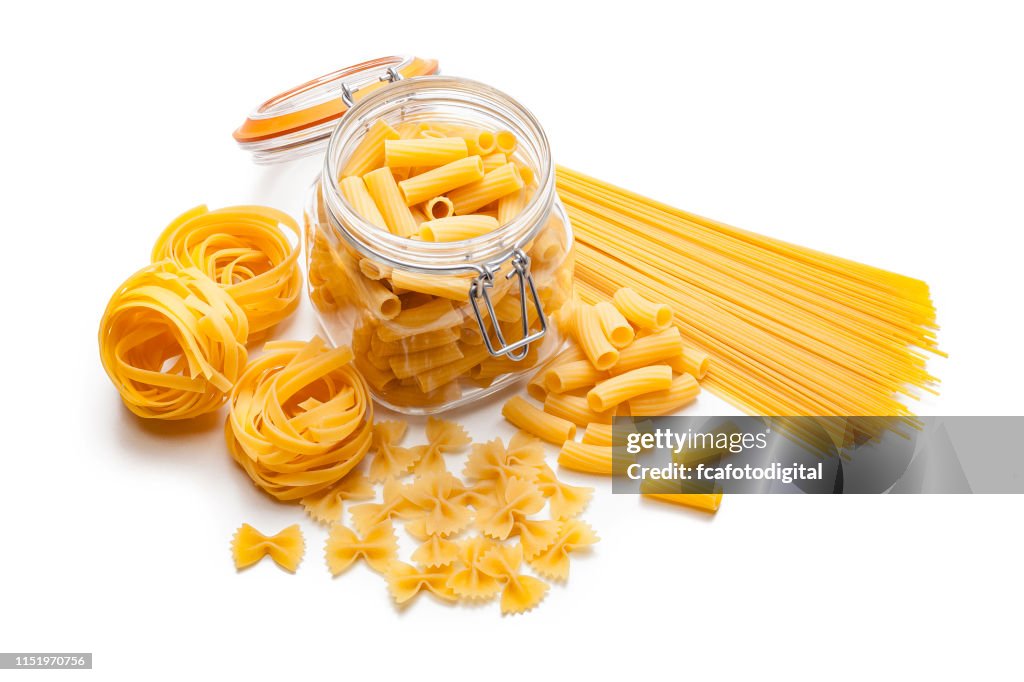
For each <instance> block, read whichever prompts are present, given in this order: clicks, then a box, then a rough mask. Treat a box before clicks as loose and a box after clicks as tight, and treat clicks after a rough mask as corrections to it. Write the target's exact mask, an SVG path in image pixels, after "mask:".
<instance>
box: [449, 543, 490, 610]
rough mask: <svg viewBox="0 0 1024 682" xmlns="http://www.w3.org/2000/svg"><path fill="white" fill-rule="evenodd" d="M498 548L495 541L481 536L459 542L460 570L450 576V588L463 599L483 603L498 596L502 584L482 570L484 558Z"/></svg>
mask: <svg viewBox="0 0 1024 682" xmlns="http://www.w3.org/2000/svg"><path fill="white" fill-rule="evenodd" d="M497 546H498V544H497V543H495V542H494V541H492V540H489V539H487V538H484V537H480V536H476V537H470V538H466V539H465V540H463V541H461V542H459V543H458V546H457V548H456V555H457V558H458V562H459V568H457V569H456V570H455V571H454V572H453V573H452V574H451V575H450V576H449V578H448V587H449V588H451V590H452V591H453V592H454V593H455V594H456V595H458V596H459V597H460V598H463V599H471V600H474V601H483V600H486V599H493V598H494V597H495V596H497V594H498V593H499V592H501V587H502V584H501V582H500V581H499V580H498V579H497V578H495V577H494V576H491V575H488V574H487V573H485V572H484V571H483V570H482V569H481V567H482V560H483V557H484V556H485V555H486V554H487V553H488V552H490V551H491V550H492V549H494V548H495V547H497Z"/></svg>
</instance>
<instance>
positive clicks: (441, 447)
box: [416, 417, 470, 476]
mask: <svg viewBox="0 0 1024 682" xmlns="http://www.w3.org/2000/svg"><path fill="white" fill-rule="evenodd" d="M426 432H427V445H426V446H425V447H424V448H423V451H422V455H421V456H420V459H419V460H418V461H417V462H416V473H417V474H419V475H420V476H423V475H428V474H429V475H434V474H442V473H444V472H445V471H446V470H447V468H446V467H445V463H444V455H445V454H448V453H452V452H459V451H461V450H463V449H465V448H466V446H468V445H469V442H470V438H469V434H468V433H466V429H464V428H463V427H461V426H459V425H458V424H456V423H455V422H452V421H447V420H444V419H436V418H434V417H427V428H426Z"/></svg>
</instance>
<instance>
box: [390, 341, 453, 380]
mask: <svg viewBox="0 0 1024 682" xmlns="http://www.w3.org/2000/svg"><path fill="white" fill-rule="evenodd" d="M462 357H463V354H462V351H461V350H459V347H458V345H456V344H454V343H452V344H448V345H447V346H441V347H439V348H428V349H426V350H421V351H419V352H416V353H407V354H403V355H392V356H391V357H390V358H388V364H390V365H391V371H392V372H394V374H395V376H396V377H398V378H399V379H405V378H408V377H413V376H415V375H417V374H420V373H421V372H426V371H429V370H430V369H433V368H434V367H438V366H440V365H446V364H448V363H449V362H455V361H456V360H461V359H462Z"/></svg>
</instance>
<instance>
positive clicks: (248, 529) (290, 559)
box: [231, 523, 306, 573]
mask: <svg viewBox="0 0 1024 682" xmlns="http://www.w3.org/2000/svg"><path fill="white" fill-rule="evenodd" d="M305 552H306V541H305V540H304V539H303V538H302V530H301V529H300V528H299V526H298V524H295V525H291V526H288V527H287V528H285V529H284V530H282V531H281V532H280V533H278V534H277V535H271V536H269V537H268V536H266V535H264V534H263V533H261V532H259V531H258V530H256V529H255V528H253V527H252V526H250V525H249V524H248V523H243V524H242V525H241V526H240V527H239V528H238V530H237V531H235V534H234V536H233V537H232V538H231V554H232V556H233V557H234V559H235V568H237V569H239V570H241V569H243V568H247V567H249V566H252V565H253V564H255V563H256V562H258V561H259V560H260V559H262V558H263V557H265V556H268V555H269V556H270V558H271V559H273V560H274V563H276V564H277V565H278V566H280V567H281V568H283V569H285V570H286V571H291V572H292V573H294V572H295V569H297V568H298V567H299V563H300V562H301V561H302V555H303V554H305Z"/></svg>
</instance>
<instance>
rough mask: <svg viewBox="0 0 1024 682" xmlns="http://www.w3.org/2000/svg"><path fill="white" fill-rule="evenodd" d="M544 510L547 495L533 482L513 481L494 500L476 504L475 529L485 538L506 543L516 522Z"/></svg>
mask: <svg viewBox="0 0 1024 682" xmlns="http://www.w3.org/2000/svg"><path fill="white" fill-rule="evenodd" d="M543 508H544V496H543V495H542V494H541V492H540V490H539V489H538V488H537V486H536V485H535V484H534V483H532V482H531V481H528V480H524V479H521V478H513V479H511V480H509V481H508V483H506V484H505V485H504V486H502V487H501V488H500V489H499V490H498V495H497V496H496V498H495V499H493V500H487V501H486V502H482V503H480V504H478V505H477V510H476V520H475V521H476V526H477V528H478V529H479V530H480V532H482V533H483V534H484V535H486V536H488V537H491V538H494V539H495V540H504V539H506V538H507V537H508V536H509V535H510V534H511V533H512V529H513V527H514V526H515V524H516V522H517V521H519V520H521V519H523V518H525V517H527V516H530V515H532V514H536V513H537V512H539V511H540V510H541V509H543Z"/></svg>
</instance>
